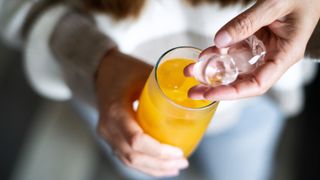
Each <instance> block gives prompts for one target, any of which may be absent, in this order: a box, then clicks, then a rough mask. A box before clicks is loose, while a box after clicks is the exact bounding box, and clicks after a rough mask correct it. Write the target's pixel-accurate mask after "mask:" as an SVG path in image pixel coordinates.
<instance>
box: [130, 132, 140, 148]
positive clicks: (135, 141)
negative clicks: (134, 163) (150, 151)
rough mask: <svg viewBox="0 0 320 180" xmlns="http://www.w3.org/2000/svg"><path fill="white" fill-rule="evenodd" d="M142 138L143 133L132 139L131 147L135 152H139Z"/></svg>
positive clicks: (135, 135) (136, 134)
mask: <svg viewBox="0 0 320 180" xmlns="http://www.w3.org/2000/svg"><path fill="white" fill-rule="evenodd" d="M142 136H143V134H142V133H135V134H134V135H133V136H132V137H131V141H130V146H131V148H132V149H133V150H135V151H137V150H139V149H140V140H141V138H142Z"/></svg>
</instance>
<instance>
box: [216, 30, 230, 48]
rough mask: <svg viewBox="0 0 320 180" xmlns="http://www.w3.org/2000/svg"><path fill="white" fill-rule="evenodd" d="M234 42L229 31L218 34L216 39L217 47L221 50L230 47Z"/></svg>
mask: <svg viewBox="0 0 320 180" xmlns="http://www.w3.org/2000/svg"><path fill="white" fill-rule="evenodd" d="M231 41H232V38H231V36H230V34H229V33H228V32H227V31H222V32H220V33H218V34H217V36H216V37H215V39H214V42H215V45H216V46H217V47H219V48H222V47H226V46H228V45H229V44H230V43H231Z"/></svg>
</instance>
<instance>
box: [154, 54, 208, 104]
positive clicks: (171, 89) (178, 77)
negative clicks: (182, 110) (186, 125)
mask: <svg viewBox="0 0 320 180" xmlns="http://www.w3.org/2000/svg"><path fill="white" fill-rule="evenodd" d="M194 62H195V61H194V60H191V59H190V60H189V59H182V58H175V59H170V60H168V61H165V62H164V63H162V64H161V65H160V66H159V67H158V71H157V77H158V83H159V86H160V88H161V90H162V91H163V93H164V94H165V95H166V96H167V97H168V98H169V99H171V100H172V101H174V102H175V103H177V104H179V105H182V106H185V107H190V108H201V107H204V106H207V105H209V104H210V103H211V102H210V101H206V100H193V99H190V98H189V97H188V90H189V89H190V88H191V87H193V86H195V85H197V84H199V82H198V81H197V80H196V79H195V78H193V77H185V76H184V74H183V69H184V68H185V67H186V66H187V65H189V64H191V63H194Z"/></svg>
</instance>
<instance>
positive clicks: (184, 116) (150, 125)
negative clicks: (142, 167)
mask: <svg viewBox="0 0 320 180" xmlns="http://www.w3.org/2000/svg"><path fill="white" fill-rule="evenodd" d="M200 52H201V50H200V49H197V48H194V47H186V46H185V47H177V48H173V49H171V50H169V51H167V52H166V53H164V54H163V55H162V56H161V57H160V59H159V60H158V62H157V64H156V66H155V68H154V69H153V71H152V72H151V74H150V76H149V78H148V80H147V82H146V84H145V86H144V89H143V91H142V94H141V96H140V100H139V106H138V110H137V119H138V123H139V124H140V126H141V127H142V128H143V130H144V131H145V133H147V134H149V135H150V136H152V137H153V138H155V139H157V140H158V141H160V142H161V143H166V144H170V145H173V146H177V147H179V148H181V149H182V150H183V152H184V156H185V157H188V156H189V155H190V154H191V153H192V152H193V150H194V149H195V148H196V146H197V145H198V143H199V142H200V140H201V138H202V136H203V134H204V133H205V131H206V129H207V126H208V124H209V123H210V121H211V119H212V117H213V115H214V113H215V111H216V108H217V106H218V102H209V101H206V100H192V99H189V98H188V96H187V93H188V89H189V88H190V87H192V86H194V85H196V84H199V82H198V81H196V80H195V79H194V78H193V77H185V76H184V75H183V69H184V67H185V66H187V65H188V64H190V63H195V62H196V61H197V59H198V56H199V54H200Z"/></svg>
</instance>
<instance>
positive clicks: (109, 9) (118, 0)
mask: <svg viewBox="0 0 320 180" xmlns="http://www.w3.org/2000/svg"><path fill="white" fill-rule="evenodd" d="M80 1H83V2H84V8H85V9H87V10H95V11H100V12H105V13H108V14H110V15H111V16H113V17H114V18H115V19H118V20H119V19H124V18H127V17H137V16H138V15H139V13H140V11H141V9H142V8H143V5H144V4H145V2H146V1H147V0H80ZM186 1H187V2H189V3H190V4H192V5H199V4H201V3H206V2H209V3H214V2H215V3H219V4H220V5H222V6H226V5H231V4H234V3H243V4H246V3H248V2H250V1H252V0H186Z"/></svg>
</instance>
